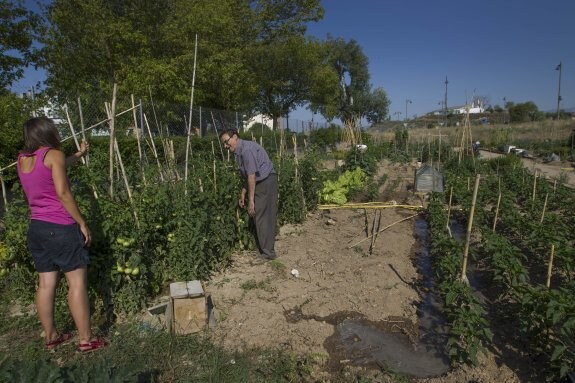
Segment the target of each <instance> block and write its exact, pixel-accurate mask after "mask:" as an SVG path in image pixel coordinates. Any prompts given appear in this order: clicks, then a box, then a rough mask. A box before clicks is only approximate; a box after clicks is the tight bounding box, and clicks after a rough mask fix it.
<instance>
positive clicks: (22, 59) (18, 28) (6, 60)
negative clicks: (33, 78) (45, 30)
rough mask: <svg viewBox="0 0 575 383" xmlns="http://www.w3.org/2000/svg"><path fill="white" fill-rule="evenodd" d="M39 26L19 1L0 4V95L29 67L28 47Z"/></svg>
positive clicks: (37, 20) (35, 17) (2, 0)
mask: <svg viewBox="0 0 575 383" xmlns="http://www.w3.org/2000/svg"><path fill="white" fill-rule="evenodd" d="M38 26H39V19H38V16H37V15H35V14H34V13H32V12H30V11H28V10H26V9H25V8H24V6H23V5H22V1H21V0H18V1H6V0H0V92H6V91H7V88H8V87H9V86H10V85H11V84H12V83H13V82H14V81H15V80H17V79H19V78H21V77H22V74H23V72H24V71H23V67H24V66H25V65H28V64H30V62H31V56H30V47H31V45H32V42H33V41H34V36H35V33H36V32H37V30H38V29H37V28H38Z"/></svg>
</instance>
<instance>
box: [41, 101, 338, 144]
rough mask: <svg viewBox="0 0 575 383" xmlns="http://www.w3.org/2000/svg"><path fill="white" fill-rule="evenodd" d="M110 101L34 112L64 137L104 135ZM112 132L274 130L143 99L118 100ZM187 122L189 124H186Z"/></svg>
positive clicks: (224, 113) (288, 121)
mask: <svg viewBox="0 0 575 383" xmlns="http://www.w3.org/2000/svg"><path fill="white" fill-rule="evenodd" d="M110 110H111V105H110V104H105V107H98V106H95V105H83V104H82V103H81V101H80V100H78V101H76V102H72V103H69V104H66V105H62V106H54V105H48V106H45V107H42V108H39V109H38V110H37V114H38V115H45V116H47V117H50V118H52V119H53V120H54V121H55V122H56V123H57V124H58V126H59V129H60V133H61V136H62V137H63V138H64V139H66V138H69V137H71V136H72V134H74V133H76V134H80V132H82V131H83V132H84V134H85V135H86V136H87V137H94V136H108V135H109V134H110V122H111V121H110V119H109V118H108V112H109V111H110ZM114 114H115V118H114V132H115V133H114V134H115V135H126V136H129V135H131V134H134V133H135V129H140V133H142V134H143V135H148V136H186V135H187V132H188V129H190V134H191V135H197V136H200V137H209V136H217V135H218V134H219V132H221V131H222V130H226V129H236V130H238V131H239V132H248V131H252V132H253V134H254V135H258V136H260V135H264V134H265V133H266V132H269V131H271V130H273V129H274V122H273V121H272V119H270V118H269V117H266V116H263V115H256V116H253V115H249V114H246V113H242V112H235V111H229V110H221V109H213V108H205V107H202V106H194V107H193V108H192V110H191V111H190V106H189V105H184V104H158V103H152V102H150V101H146V100H134V103H133V104H132V103H125V102H124V103H119V104H118V105H117V106H116V108H115V113H114ZM190 121H191V123H190ZM330 125H331V124H330V123H327V122H318V121H313V119H312V120H307V121H304V120H299V119H292V118H285V117H284V118H281V119H278V120H277V121H276V124H275V127H276V128H277V127H281V128H283V129H284V130H286V131H290V132H293V133H304V134H309V132H311V131H314V130H318V129H322V128H327V127H329V126H330Z"/></svg>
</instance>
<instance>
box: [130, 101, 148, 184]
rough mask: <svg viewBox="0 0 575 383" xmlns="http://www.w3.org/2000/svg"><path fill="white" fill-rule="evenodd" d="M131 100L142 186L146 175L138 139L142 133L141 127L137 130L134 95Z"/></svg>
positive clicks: (140, 144)
mask: <svg viewBox="0 0 575 383" xmlns="http://www.w3.org/2000/svg"><path fill="white" fill-rule="evenodd" d="M131 99H132V114H133V117H134V133H135V134H136V142H137V143H138V158H139V159H140V170H141V171H142V180H143V181H144V185H146V173H145V172H144V159H143V156H142V143H141V142H140V140H141V139H142V138H141V137H140V132H141V131H142V130H141V128H143V127H141V128H140V129H138V118H137V116H136V104H135V103H134V95H133V94H132V95H131Z"/></svg>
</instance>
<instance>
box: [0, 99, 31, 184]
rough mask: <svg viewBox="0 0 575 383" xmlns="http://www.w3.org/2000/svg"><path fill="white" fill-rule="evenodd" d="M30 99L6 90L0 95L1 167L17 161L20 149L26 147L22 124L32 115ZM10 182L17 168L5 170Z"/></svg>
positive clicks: (4, 173) (4, 174)
mask: <svg viewBox="0 0 575 383" xmlns="http://www.w3.org/2000/svg"><path fill="white" fill-rule="evenodd" d="M30 107H31V105H30V104H29V100H27V99H25V98H24V99H22V98H18V97H16V95H14V94H12V93H8V92H6V93H5V94H2V95H0V168H4V167H7V166H8V165H10V164H12V163H13V162H14V161H16V156H17V155H18V151H19V150H20V149H22V148H23V147H24V136H23V134H22V124H23V123H24V121H25V120H26V118H27V116H29V115H30V110H31V108H30ZM3 176H4V177H5V179H6V180H7V181H9V182H11V181H12V180H14V179H15V178H16V168H15V167H11V168H9V169H7V170H6V171H5V172H3Z"/></svg>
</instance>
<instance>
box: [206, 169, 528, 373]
mask: <svg viewBox="0 0 575 383" xmlns="http://www.w3.org/2000/svg"><path fill="white" fill-rule="evenodd" d="M413 172H414V167H413V166H411V165H409V166H408V165H405V166H397V165H393V164H390V163H389V162H382V163H381V164H380V168H379V174H380V175H381V174H387V175H388V177H387V181H386V183H385V184H384V185H382V187H381V189H380V191H381V192H382V193H383V192H384V191H385V192H386V193H387V194H386V195H387V196H388V197H386V198H393V199H394V200H395V201H396V202H398V203H401V204H403V203H407V204H413V205H421V204H422V200H421V198H420V197H417V196H413V195H412V193H411V192H410V188H411V183H412V180H413V174H414V173H413ZM394 180H396V181H394ZM397 180H398V181H397ZM388 182H390V183H391V182H393V184H394V186H393V190H391V188H390V186H389V185H390V184H388ZM386 188H387V189H386ZM382 198H383V197H382ZM378 214H379V213H378ZM413 214H414V211H412V210H403V209H399V208H387V209H382V210H381V224H380V227H382V228H383V227H387V226H389V228H388V229H386V230H385V231H383V232H381V233H379V235H378V236H377V239H376V241H375V243H374V246H373V248H372V251H371V253H370V251H369V248H370V242H371V241H369V240H366V241H363V242H361V243H359V244H357V243H358V242H359V241H361V240H362V239H365V238H366V232H369V230H366V225H368V226H369V227H371V226H370V225H371V224H372V222H373V220H374V218H375V211H374V210H367V211H364V210H363V209H353V210H351V209H337V210H331V211H317V212H314V213H312V214H310V215H309V217H308V218H307V219H306V222H305V223H303V224H302V225H287V226H284V227H282V228H281V231H280V233H279V235H278V240H277V243H276V251H277V253H278V254H279V258H278V260H276V261H272V262H265V263H261V262H258V261H256V260H255V254H254V253H253V252H242V253H238V254H235V255H234V263H233V265H232V267H231V268H230V269H228V270H226V271H225V272H223V273H221V274H219V275H216V276H214V277H213V279H212V280H211V281H209V282H208V283H206V284H205V286H204V288H205V290H206V292H207V294H209V295H210V297H211V301H212V302H213V304H214V318H215V320H216V325H215V327H213V328H211V329H210V337H211V339H212V340H213V341H214V342H215V343H217V344H220V345H222V346H223V347H226V348H228V349H230V350H247V349H257V348H261V347H266V348H267V347H271V348H280V349H283V350H286V351H289V352H294V353H296V354H301V355H304V354H305V355H312V356H313V357H314V359H315V360H316V365H315V370H314V372H313V379H314V380H315V381H317V382H328V381H331V380H332V376H333V375H334V374H335V373H338V372H342V371H348V370H352V371H354V374H360V375H362V376H366V377H369V378H371V379H373V380H374V381H378V382H388V381H389V382H391V381H394V380H393V378H390V376H391V375H389V371H394V372H396V373H397V372H400V373H401V374H403V375H405V376H409V377H410V378H409V379H410V381H413V382H429V383H456V382H457V383H459V382H469V381H476V382H483V383H495V382H498V383H499V382H521V381H522V380H520V377H519V376H518V375H517V373H516V372H514V370H517V369H520V368H521V364H513V365H512V367H510V366H508V365H506V362H505V358H503V357H502V356H501V351H500V350H498V349H496V348H493V349H492V350H490V352H489V353H488V354H487V355H485V356H480V364H479V366H476V367H458V366H447V362H446V360H445V357H444V353H443V346H442V345H443V344H444V343H445V336H444V333H445V329H444V323H443V319H442V314H441V304H440V303H441V300H440V299H438V298H437V297H435V296H434V295H433V290H434V286H433V280H432V279H431V278H427V277H426V276H430V275H432V272H431V263H430V261H429V257H428V256H427V255H426V244H425V241H426V240H427V239H426V237H425V235H426V232H427V229H426V226H425V225H426V223H425V221H423V220H422V219H416V218H415V217H413V218H411V219H407V220H405V218H408V217H410V216H412V215H413ZM402 220H403V221H402ZM400 221H401V222H400ZM354 244H357V245H355V246H354ZM294 270H297V273H292V271H294ZM294 274H297V275H299V277H295V276H294ZM406 366H407V367H406ZM384 371H385V372H384Z"/></svg>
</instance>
